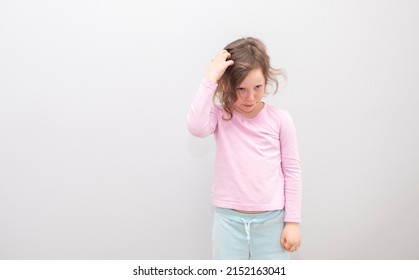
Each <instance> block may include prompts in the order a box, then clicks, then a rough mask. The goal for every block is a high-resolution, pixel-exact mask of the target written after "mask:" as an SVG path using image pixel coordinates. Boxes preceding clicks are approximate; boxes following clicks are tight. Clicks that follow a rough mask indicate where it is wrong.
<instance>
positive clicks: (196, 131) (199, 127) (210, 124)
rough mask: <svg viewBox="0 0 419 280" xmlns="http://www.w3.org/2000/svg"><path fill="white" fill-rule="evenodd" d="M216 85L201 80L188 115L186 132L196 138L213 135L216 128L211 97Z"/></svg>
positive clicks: (214, 111) (215, 115) (215, 113)
mask: <svg viewBox="0 0 419 280" xmlns="http://www.w3.org/2000/svg"><path fill="white" fill-rule="evenodd" d="M216 89H217V84H215V83H212V82H210V81H207V80H205V79H204V80H202V81H201V84H200V85H199V88H198V91H197V93H196V95H195V98H194V100H193V102H192V104H191V108H190V110H189V114H188V130H189V132H190V133H191V134H192V135H194V136H196V137H202V138H203V137H206V136H208V135H210V134H212V133H214V131H215V129H216V126H217V112H216V110H217V109H216V107H215V106H214V104H213V101H212V100H213V97H214V93H215V90H216Z"/></svg>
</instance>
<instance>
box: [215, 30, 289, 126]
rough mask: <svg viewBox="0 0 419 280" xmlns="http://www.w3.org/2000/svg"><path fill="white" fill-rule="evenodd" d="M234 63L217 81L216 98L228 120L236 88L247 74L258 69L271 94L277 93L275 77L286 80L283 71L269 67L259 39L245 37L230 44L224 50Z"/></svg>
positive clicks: (263, 46) (268, 61)
mask: <svg viewBox="0 0 419 280" xmlns="http://www.w3.org/2000/svg"><path fill="white" fill-rule="evenodd" d="M224 49H225V50H227V51H228V52H229V53H230V54H231V58H230V59H232V60H233V61H234V64H233V65H232V66H230V67H228V68H227V69H226V71H225V72H224V74H223V76H222V77H221V78H220V80H219V81H218V87H217V90H216V97H217V98H218V101H219V102H220V103H221V105H222V107H223V109H224V111H226V112H227V114H228V117H227V118H224V117H223V118H224V119H226V120H230V119H231V118H232V117H233V110H232V109H233V104H234V103H235V102H236V100H237V90H236V89H237V87H239V85H240V83H241V82H242V81H243V80H244V79H245V78H246V76H247V74H248V73H249V72H250V71H251V70H254V69H258V68H260V69H261V70H262V73H263V76H264V77H265V83H266V84H267V85H268V84H269V85H272V86H273V92H272V93H273V94H275V93H276V92H277V91H278V85H279V83H278V80H277V78H276V77H277V76H279V75H281V76H283V77H284V78H285V79H286V72H285V71H284V70H283V69H275V68H273V67H272V66H271V65H270V59H269V55H268V54H267V52H266V46H265V44H263V43H262V41H260V40H259V39H256V38H252V37H246V38H242V39H238V40H236V41H233V42H231V43H230V44H228V45H227V46H226V47H225V48H224Z"/></svg>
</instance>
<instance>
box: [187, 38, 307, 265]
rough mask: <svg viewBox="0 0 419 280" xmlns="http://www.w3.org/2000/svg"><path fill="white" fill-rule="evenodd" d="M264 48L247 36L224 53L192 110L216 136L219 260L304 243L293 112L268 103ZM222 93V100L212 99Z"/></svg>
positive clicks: (278, 253)
mask: <svg viewBox="0 0 419 280" xmlns="http://www.w3.org/2000/svg"><path fill="white" fill-rule="evenodd" d="M281 73H282V72H281V71H280V70H276V69H274V68H272V67H271V65H270V62H269V56H268V54H267V53H266V48H265V45H264V44H263V43H262V42H261V41H260V40H258V39H255V38H243V39H239V40H236V41H234V42H232V43H230V44H228V45H227V46H226V47H225V48H224V49H223V50H222V51H220V52H218V53H217V54H216V55H215V57H214V59H213V60H212V62H211V64H210V65H209V67H208V70H207V73H206V75H205V78H204V79H203V80H202V82H201V84H200V86H199V88H198V92H197V94H196V96H195V99H194V100H193V103H192V105H191V109H190V111H189V115H188V129H189V131H190V132H191V133H192V134H193V135H194V136H197V137H206V136H208V135H209V134H212V133H214V135H215V140H216V146H217V149H216V163H215V164H216V165H215V180H214V184H213V186H212V202H213V205H214V207H215V208H214V209H215V210H214V222H213V237H212V239H213V258H214V259H288V258H289V252H294V251H296V250H297V249H298V247H299V246H300V226H299V223H300V219H301V218H300V212H301V175H300V174H301V172H300V164H299V156H298V148H297V139H296V132H295V127H294V124H293V121H292V119H291V117H290V115H289V114H288V113H287V112H286V111H284V110H281V109H277V108H275V107H273V106H271V105H268V104H266V103H265V102H263V100H262V99H263V97H264V95H265V90H266V88H267V85H268V84H270V85H273V86H274V89H275V92H276V91H277V88H278V82H277V80H276V78H275V76H276V75H279V74H281ZM215 96H216V97H218V100H219V103H220V104H219V105H214V103H213V98H214V97H215Z"/></svg>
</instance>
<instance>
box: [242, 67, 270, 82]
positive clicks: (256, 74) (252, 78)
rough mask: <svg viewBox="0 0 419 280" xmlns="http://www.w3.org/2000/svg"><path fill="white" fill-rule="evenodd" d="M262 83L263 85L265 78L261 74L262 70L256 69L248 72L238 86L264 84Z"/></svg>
mask: <svg viewBox="0 0 419 280" xmlns="http://www.w3.org/2000/svg"><path fill="white" fill-rule="evenodd" d="M264 83H265V76H264V75H263V73H262V69H261V68H256V69H253V70H250V72H249V73H248V74H247V76H246V77H245V78H244V80H243V81H242V82H241V83H240V86H242V87H246V86H255V85H258V84H264Z"/></svg>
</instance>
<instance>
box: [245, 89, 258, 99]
mask: <svg viewBox="0 0 419 280" xmlns="http://www.w3.org/2000/svg"><path fill="white" fill-rule="evenodd" d="M255 94H256V93H255V92H254V91H249V92H248V94H247V95H246V98H245V99H246V101H253V100H255Z"/></svg>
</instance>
